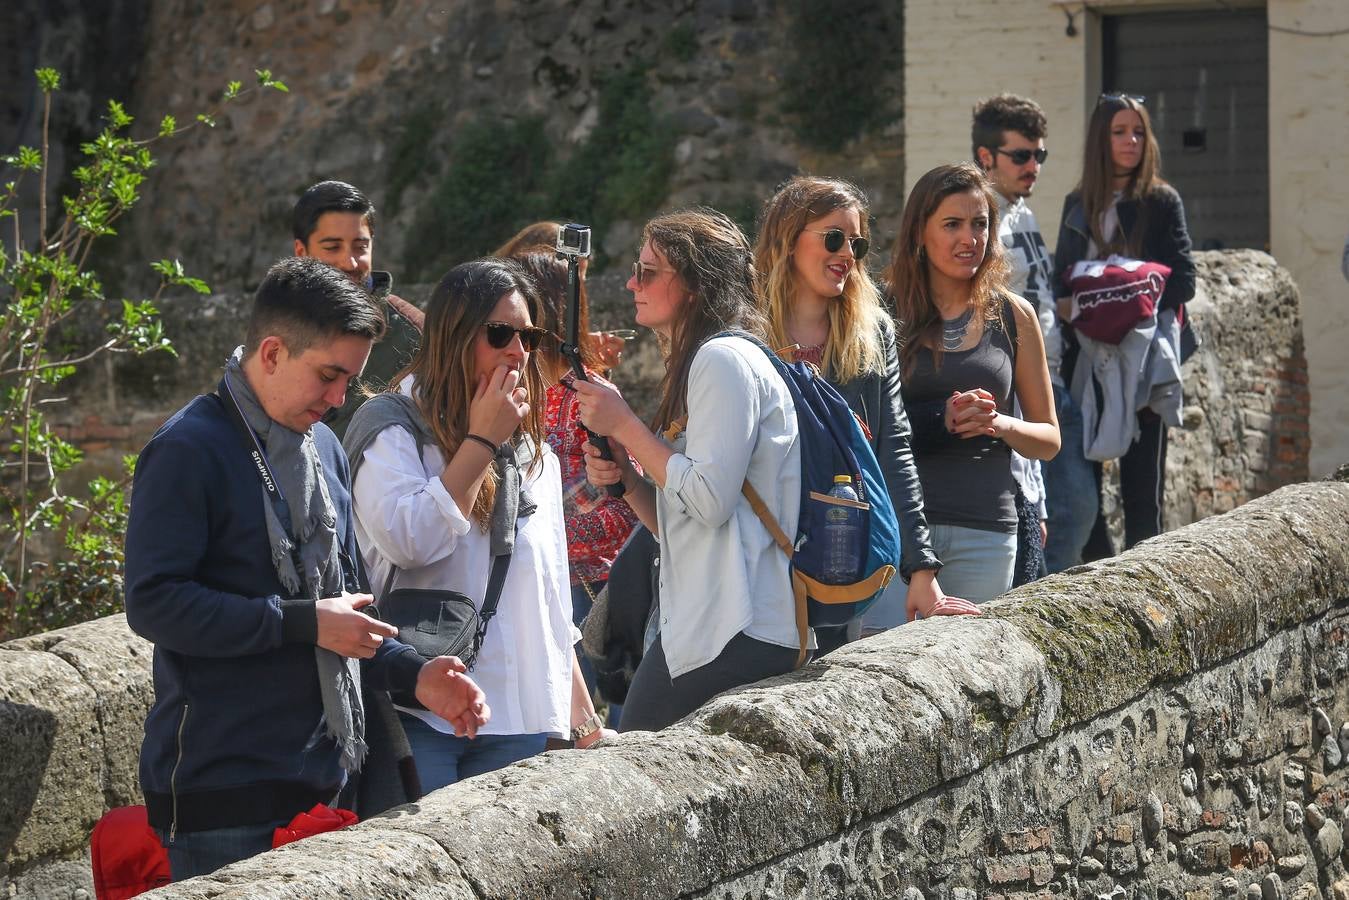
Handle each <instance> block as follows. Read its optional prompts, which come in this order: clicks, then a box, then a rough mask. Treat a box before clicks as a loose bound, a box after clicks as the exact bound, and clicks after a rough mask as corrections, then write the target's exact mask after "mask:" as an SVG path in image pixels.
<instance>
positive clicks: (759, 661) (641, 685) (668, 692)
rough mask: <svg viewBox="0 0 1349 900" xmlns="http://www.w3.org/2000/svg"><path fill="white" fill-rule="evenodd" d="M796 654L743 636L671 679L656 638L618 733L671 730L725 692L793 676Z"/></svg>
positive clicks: (636, 676)
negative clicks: (702, 664)
mask: <svg viewBox="0 0 1349 900" xmlns="http://www.w3.org/2000/svg"><path fill="white" fill-rule="evenodd" d="M797 652H798V651H797V648H795V647H779V646H778V645H776V644H769V643H767V642H765V641H760V640H756V639H754V638H752V637H750V636H748V635H747V634H745V633H744V632H743V631H742V632H741V633H740V634H737V635H736V636H735V637H733V638H731V642H730V643H729V644H727V645H726V648H725V649H724V650H722V651H721V654H720V655H719V656H717V658H716V659H714V660H712V661H711V662H710V663H708V664H706V665H704V666H699V667H698V668H696V669H694V670H693V671H692V672H685V673H684V674H683V675H680V676H679V677H678V678H671V677H670V669H669V667H668V666H667V665H666V662H665V648H664V646H663V645H662V644H661V639H660V638H656V641H655V643H653V644H652V645H651V647H650V649H648V650H647V651H646V655H645V656H643V657H642V663H641V665H639V666H638V667H637V671H636V673H634V674H633V676H632V687H630V688H629V689H628V697H627V699H626V700H625V701H624V703H623V718H622V721H620V722H619V724H618V730H619V731H659V730H660V729H662V728H664V727H665V726H667V725H673V724H674V723H675V722H678V721H679V720H680V719H682V718H684V717H685V716H687V715H688V714H689V713H691V712H693V711H694V710H695V709H697V708H698V707H700V706H702V705H703V704H704V703H706V702H707V701H708V700H711V699H712V698H713V697H715V696H716V695H717V694H720V693H721V692H722V691H728V690H730V689H731V688H733V687H740V686H741V685H744V684H752V683H753V682H755V681H761V680H762V679H764V678H771V677H772V676H774V675H782V674H784V673H786V672H790V671H792V669H794V668H795V667H796V655H797Z"/></svg>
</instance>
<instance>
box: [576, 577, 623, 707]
mask: <svg viewBox="0 0 1349 900" xmlns="http://www.w3.org/2000/svg"><path fill="white" fill-rule="evenodd" d="M602 587H604V582H603V581H592V582H590V593H587V592H586V585H583V584H577V585H573V586H572V589H571V620H572V623H573V624H575V625H576V627H577V628H580V627H581V626H582V625H583V624H584V623H585V620H586V616H588V615H590V607H591V606H593V605H594V603H593V602H592V601H591V599H590V594H591V593H593V594H596V595H598V594H599V592H600V589H601V588H602ZM576 658H577V659H578V660H580V662H581V677H583V678H584V679H585V682H586V690H588V691H590V695H591V696H592V697H593V696H595V667H594V666H593V665H591V664H590V658H589V657H588V656H586V653H585V651H584V650H582V649H581V645H580V643H579V642H578V643H577V644H576ZM622 718H623V704H621V703H610V704H609V718H608V720H607V722H606V725H607V727H609V728H614V729H617V728H618V723H619V720H620V719H622Z"/></svg>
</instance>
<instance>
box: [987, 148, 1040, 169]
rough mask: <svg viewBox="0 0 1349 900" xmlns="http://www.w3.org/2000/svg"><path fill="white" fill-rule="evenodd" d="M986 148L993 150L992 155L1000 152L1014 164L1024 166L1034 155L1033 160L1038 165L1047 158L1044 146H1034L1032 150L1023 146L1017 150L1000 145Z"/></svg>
mask: <svg viewBox="0 0 1349 900" xmlns="http://www.w3.org/2000/svg"><path fill="white" fill-rule="evenodd" d="M988 149H990V150H992V151H993V155H994V156H997V155H998V154H999V153H1001V154H1002V155H1003V156H1005V157H1007V158H1008V159H1010V160H1011V161H1012V165H1014V166H1024V165H1025V164H1026V163H1028V162H1030V161H1031V157H1034V158H1035V161H1036V162H1038V163H1039V164H1040V165H1044V164H1045V160H1046V159H1048V158H1049V151H1048V150H1046V149H1045V148H1044V147H1036V148H1035V149H1034V150H1029V149H1027V148H1025V147H1022V148H1020V149H1018V150H1004V149H1002V148H1001V147H989V148H988Z"/></svg>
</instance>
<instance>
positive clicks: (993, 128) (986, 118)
mask: <svg viewBox="0 0 1349 900" xmlns="http://www.w3.org/2000/svg"><path fill="white" fill-rule="evenodd" d="M1007 131H1015V132H1017V133H1018V134H1020V135H1024V136H1025V137H1026V138H1027V139H1029V140H1032V141H1036V140H1039V139H1040V138H1042V137H1044V136H1045V134H1046V133H1048V123H1047V122H1046V121H1045V112H1044V110H1042V109H1040V104H1038V103H1036V102H1035V101H1034V100H1030V99H1028V98H1026V97H1018V96H1017V95H1016V94H998V95H997V96H996V97H987V98H985V99H983V100H980V101H979V102H978V103H976V104H975V105H974V125H973V126H972V127H971V128H970V142H971V143H972V144H973V145H974V147H973V150H972V151H971V152H972V153H973V154H974V158H975V159H978V158H979V148H980V147H987V148H989V149H990V150H994V149H997V148H998V147H1000V146H1002V140H1003V133H1004V132H1007Z"/></svg>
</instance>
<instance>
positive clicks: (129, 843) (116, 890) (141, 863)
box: [89, 806, 173, 900]
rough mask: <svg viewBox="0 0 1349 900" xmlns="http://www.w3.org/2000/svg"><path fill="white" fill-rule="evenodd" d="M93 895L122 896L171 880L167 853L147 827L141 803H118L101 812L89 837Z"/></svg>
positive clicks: (121, 899) (108, 899)
mask: <svg viewBox="0 0 1349 900" xmlns="http://www.w3.org/2000/svg"><path fill="white" fill-rule="evenodd" d="M89 859H90V862H92V863H93V868H94V896H96V897H97V898H98V900H125V898H127V897H135V896H137V895H138V894H143V893H145V892H146V891H149V890H153V889H154V888H157V887H163V886H164V885H166V884H168V883H169V882H170V881H172V880H173V879H172V877H171V876H170V874H169V855H168V853H166V852H165V851H164V845H163V844H161V843H160V842H159V835H157V834H155V831H154V829H153V828H151V827H150V823H149V820H148V819H147V818H146V815H145V807H144V806H121V807H118V808H117V809H110V810H108V811H107V812H106V813H104V814H103V818H101V819H99V820H98V824H97V825H95V826H94V833H93V835H91V836H90V838H89Z"/></svg>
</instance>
